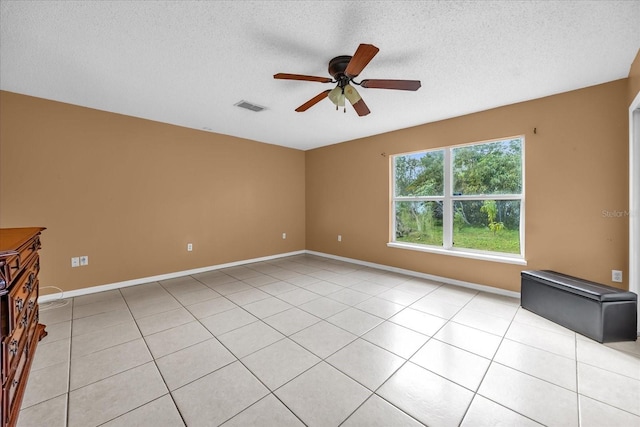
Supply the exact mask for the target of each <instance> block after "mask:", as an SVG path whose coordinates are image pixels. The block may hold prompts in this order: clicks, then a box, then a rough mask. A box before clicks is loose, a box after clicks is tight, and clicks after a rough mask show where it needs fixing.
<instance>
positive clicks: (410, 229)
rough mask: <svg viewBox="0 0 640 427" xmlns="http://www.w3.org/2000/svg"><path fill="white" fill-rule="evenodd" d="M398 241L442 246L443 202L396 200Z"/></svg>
mask: <svg viewBox="0 0 640 427" xmlns="http://www.w3.org/2000/svg"><path fill="white" fill-rule="evenodd" d="M395 205H396V241H397V242H409V243H420V244H423V245H436V246H442V202H396V204H395Z"/></svg>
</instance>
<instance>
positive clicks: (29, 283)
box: [23, 272, 36, 293]
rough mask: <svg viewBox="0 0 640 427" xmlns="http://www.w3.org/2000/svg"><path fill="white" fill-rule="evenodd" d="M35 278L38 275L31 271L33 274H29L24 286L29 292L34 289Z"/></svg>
mask: <svg viewBox="0 0 640 427" xmlns="http://www.w3.org/2000/svg"><path fill="white" fill-rule="evenodd" d="M35 278H36V275H35V274H34V273H33V272H31V274H29V279H28V280H27V283H25V284H24V287H23V289H24V291H25V292H27V293H29V292H31V290H32V289H33V282H34V280H35Z"/></svg>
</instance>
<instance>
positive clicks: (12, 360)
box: [1, 312, 30, 382]
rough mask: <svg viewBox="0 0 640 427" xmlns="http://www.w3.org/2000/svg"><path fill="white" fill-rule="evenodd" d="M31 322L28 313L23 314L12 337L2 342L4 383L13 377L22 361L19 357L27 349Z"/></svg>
mask: <svg viewBox="0 0 640 427" xmlns="http://www.w3.org/2000/svg"><path fill="white" fill-rule="evenodd" d="M29 320H30V319H29V317H28V316H27V313H26V312H25V313H23V314H22V315H21V317H20V320H19V321H18V324H17V327H16V328H15V329H14V330H13V332H12V333H11V335H9V336H7V337H6V338H4V339H3V340H2V349H1V351H2V382H4V381H5V380H6V379H7V378H8V377H10V376H11V373H12V372H13V371H14V370H15V368H16V366H17V365H18V363H19V361H20V358H19V356H18V355H19V354H22V352H23V351H24V349H25V348H26V347H27V345H26V344H27V339H28V338H27V334H28V329H29Z"/></svg>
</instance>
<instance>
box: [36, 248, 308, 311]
mask: <svg viewBox="0 0 640 427" xmlns="http://www.w3.org/2000/svg"><path fill="white" fill-rule="evenodd" d="M304 253H306V251H304V250H302V251H295V252H287V253H283V254H277V255H269V256H265V257H260V258H253V259H246V260H242V261H234V262H228V263H226V264H217V265H211V266H208V267H201V268H194V269H192V270H183V271H176V272H174V273H167V274H160V275H158V276H149V277H141V278H139V279H132V280H125V281H124V282H116V283H109V284H106V285H99V286H91V287H90V288H82V289H75V290H73V291H66V292H58V293H55V294H48V295H41V296H40V297H39V298H38V304H42V303H45V302H49V301H55V300H59V299H62V298H73V297H80V296H83V295H89V294H95V293H97V292H104V291H110V290H113V289H120V288H126V287H129V286H135V285H142V284H143V283H149V282H158V281H160V280H169V279H175V278H176V277H182V276H189V275H191V274H198V273H206V272H207V271H213V270H220V269H222V268H229V267H237V266H239V265H244V264H251V263H254V262H261V261H271V260H274V259H278V258H285V257H289V256H293V255H301V254H304ZM43 287H44V286H43Z"/></svg>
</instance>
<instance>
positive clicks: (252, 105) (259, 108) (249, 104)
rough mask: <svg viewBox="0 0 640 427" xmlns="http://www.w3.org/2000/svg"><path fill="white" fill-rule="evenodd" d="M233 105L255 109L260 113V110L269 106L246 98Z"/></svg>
mask: <svg viewBox="0 0 640 427" xmlns="http://www.w3.org/2000/svg"><path fill="white" fill-rule="evenodd" d="M233 105H235V106H236V107H240V108H244V109H246V110H251V111H255V112H256V113H259V112H260V111H262V110H266V109H267V107H261V106H259V105H256V104H252V103H250V102H247V101H244V100H242V101H240V102H236V103H235V104H233Z"/></svg>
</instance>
